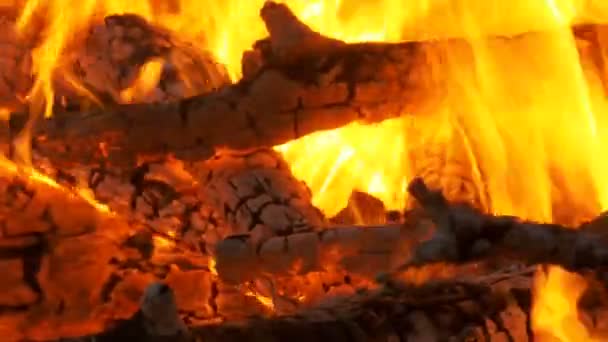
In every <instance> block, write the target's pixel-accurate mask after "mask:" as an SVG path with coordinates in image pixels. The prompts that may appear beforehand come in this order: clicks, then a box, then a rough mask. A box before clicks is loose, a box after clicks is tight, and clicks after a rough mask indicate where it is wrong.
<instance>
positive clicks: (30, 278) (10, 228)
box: [0, 168, 268, 341]
mask: <svg viewBox="0 0 608 342" xmlns="http://www.w3.org/2000/svg"><path fill="white" fill-rule="evenodd" d="M3 170H4V172H6V173H4V174H3V175H2V177H0V194H1V195H0V231H1V235H0V270H1V271H2V274H3V281H2V283H1V284H0V290H1V295H0V309H1V310H0V333H1V334H2V336H3V338H4V339H6V340H7V341H22V340H52V339H58V338H65V337H70V336H80V335H83V334H92V333H94V332H97V331H103V330H106V329H107V327H109V326H110V325H111V324H112V322H114V321H116V320H119V319H127V318H128V317H131V316H132V315H133V314H134V312H136V311H137V309H138V307H139V298H140V297H141V295H142V294H143V293H144V290H145V288H146V287H147V286H148V285H149V284H150V283H153V282H155V281H159V280H162V281H163V282H164V283H166V284H168V285H170V286H171V287H172V288H173V289H175V290H176V298H175V300H176V301H177V305H178V307H179V312H180V314H182V315H183V316H184V317H186V318H187V319H188V321H189V322H206V321H214V320H217V319H220V318H222V317H223V318H225V319H243V318H245V317H247V316H249V315H260V314H264V313H267V311H268V309H267V308H266V307H265V306H264V305H262V304H261V303H260V302H258V301H257V300H256V299H255V297H252V296H250V295H247V294H246V293H244V292H243V291H242V290H241V289H239V288H237V287H234V286H230V285H226V284H223V283H222V282H221V281H219V279H218V278H217V276H216V275H215V274H214V272H213V270H212V269H210V267H209V265H210V259H209V258H208V257H207V256H205V255H204V254H203V253H198V252H192V251H190V250H188V249H179V248H178V247H179V246H177V247H167V246H164V245H163V243H162V241H158V240H157V239H156V237H155V235H154V234H152V233H151V232H150V230H149V229H147V228H146V227H144V226H142V225H141V224H138V223H137V222H133V220H131V219H128V218H125V217H123V216H121V215H119V214H118V213H111V212H108V211H106V210H103V207H96V206H94V205H92V204H90V203H89V202H88V201H86V200H84V199H83V198H82V197H80V196H79V195H78V194H77V193H76V192H72V191H71V190H70V189H69V188H65V187H59V186H56V185H49V184H47V183H45V182H42V181H40V179H41V178H40V176H36V175H33V176H32V175H28V174H20V173H17V172H13V171H15V170H12V169H9V168H3ZM50 184H52V183H50Z"/></svg>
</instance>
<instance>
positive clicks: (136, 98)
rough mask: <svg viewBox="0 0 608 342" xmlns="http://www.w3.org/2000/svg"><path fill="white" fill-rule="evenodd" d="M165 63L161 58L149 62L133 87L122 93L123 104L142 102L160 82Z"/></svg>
mask: <svg viewBox="0 0 608 342" xmlns="http://www.w3.org/2000/svg"><path fill="white" fill-rule="evenodd" d="M163 65H164V61H163V60H162V59H160V58H158V59H151V60H149V61H147V62H146V63H145V64H144V65H143V66H142V67H141V69H140V70H139V75H138V76H137V78H136V79H135V81H134V82H133V85H132V86H130V87H129V88H126V89H124V90H123V91H121V92H120V99H121V100H122V102H123V103H133V102H140V101H142V99H143V98H145V97H146V96H147V95H149V93H150V92H151V91H152V90H153V89H154V88H155V87H156V85H157V84H158V81H160V77H161V73H162V71H163Z"/></svg>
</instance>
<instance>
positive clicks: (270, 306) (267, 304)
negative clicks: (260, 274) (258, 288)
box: [245, 290, 274, 310]
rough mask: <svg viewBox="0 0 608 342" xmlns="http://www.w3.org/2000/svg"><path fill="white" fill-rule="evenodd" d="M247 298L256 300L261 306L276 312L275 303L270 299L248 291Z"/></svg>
mask: <svg viewBox="0 0 608 342" xmlns="http://www.w3.org/2000/svg"><path fill="white" fill-rule="evenodd" d="M245 296H247V297H253V298H255V299H256V300H257V301H258V302H259V303H260V304H262V305H264V306H265V307H267V308H268V309H270V310H274V301H273V300H272V298H270V297H266V296H263V295H261V294H259V293H256V292H254V291H252V290H247V291H246V292H245Z"/></svg>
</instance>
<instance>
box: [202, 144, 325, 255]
mask: <svg viewBox="0 0 608 342" xmlns="http://www.w3.org/2000/svg"><path fill="white" fill-rule="evenodd" d="M193 169H194V170H195V171H193V173H195V174H196V175H197V179H199V186H200V188H199V192H198V194H199V195H198V196H199V197H200V198H203V199H205V201H206V202H207V203H208V204H209V206H210V207H212V208H214V209H215V210H216V211H217V212H218V216H220V217H222V218H223V221H224V222H225V224H227V225H229V226H230V227H231V228H230V232H225V233H222V232H218V240H219V239H223V238H225V237H227V236H229V235H239V236H243V235H247V236H249V239H250V241H251V242H252V243H253V245H254V246H257V245H259V243H261V242H262V241H264V240H267V239H268V238H271V237H274V236H286V235H290V234H294V233H301V232H309V231H312V230H314V229H322V228H323V227H324V226H325V218H324V216H323V214H322V213H321V211H320V210H319V209H317V208H315V207H314V206H313V205H312V193H311V192H310V190H309V188H308V187H307V186H306V184H304V182H302V181H299V180H297V179H296V178H295V177H294V176H293V175H292V174H291V171H290V168H289V165H287V163H286V162H285V160H284V159H283V157H282V156H281V154H280V153H278V152H276V151H273V150H272V149H257V150H252V151H247V152H234V151H220V152H218V153H217V154H216V155H215V156H214V157H213V158H211V159H209V160H207V161H204V162H201V163H196V165H195V166H194V167H193Z"/></svg>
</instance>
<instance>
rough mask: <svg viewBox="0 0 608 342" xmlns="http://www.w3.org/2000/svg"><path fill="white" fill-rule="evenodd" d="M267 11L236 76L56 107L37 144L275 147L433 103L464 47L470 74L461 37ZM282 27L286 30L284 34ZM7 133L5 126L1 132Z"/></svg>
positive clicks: (178, 150) (65, 153)
mask: <svg viewBox="0 0 608 342" xmlns="http://www.w3.org/2000/svg"><path fill="white" fill-rule="evenodd" d="M262 17H263V19H264V20H265V22H266V25H267V27H268V29H269V32H270V37H269V38H268V39H267V40H263V41H260V42H259V43H258V44H257V45H256V47H255V49H254V50H253V51H250V52H248V53H246V54H245V55H244V61H243V67H244V70H243V71H244V79H243V80H241V81H240V82H239V83H237V84H235V85H233V86H228V87H226V88H224V89H221V90H219V91H215V92H212V93H210V94H207V95H201V96H195V97H192V98H190V99H187V100H181V101H178V102H173V103H169V104H163V105H161V104H138V105H125V106H118V107H115V108H113V109H106V110H103V111H92V112H87V113H81V114H75V113H64V114H57V115H56V117H54V118H52V119H49V120H46V121H44V122H42V123H41V124H40V125H39V127H38V128H37V130H36V132H35V134H34V136H35V138H34V140H35V141H34V146H35V148H36V149H37V150H38V151H39V152H40V153H42V154H43V155H46V156H48V157H49V158H52V159H53V160H57V161H58V162H63V163H70V162H72V163H73V162H78V163H91V162H95V161H96V160H97V159H107V158H109V159H110V160H113V161H114V162H120V161H123V162H124V161H132V159H133V158H135V155H137V154H144V155H164V154H166V153H173V154H175V155H176V156H177V157H179V158H184V159H194V160H200V159H203V158H207V157H209V156H211V155H212V154H213V151H214V150H215V149H217V148H222V147H228V148H232V149H245V148H251V147H260V146H273V145H277V144H281V143H284V142H287V141H289V140H292V139H296V138H298V137H301V136H303V135H306V134H309V133H311V132H314V131H319V130H326V129H333V128H337V127H341V126H343V125H345V124H347V123H349V122H352V121H364V122H378V121H381V120H384V119H388V118H391V117H396V116H399V115H402V114H404V113H409V114H423V113H427V112H432V111H433V108H436V107H437V106H438V105H440V103H441V101H442V98H443V97H444V95H445V92H446V91H447V83H446V82H447V81H446V80H448V79H450V77H451V76H450V75H451V73H452V72H454V71H453V70H450V67H449V63H442V61H445V60H447V59H448V58H449V56H454V55H458V56H460V58H462V60H463V61H468V64H467V63H464V64H462V65H459V72H463V71H465V72H466V71H467V70H468V71H470V72H471V73H474V70H473V68H474V67H475V66H474V62H473V61H474V58H473V55H472V54H473V52H472V48H471V46H470V45H469V44H468V43H467V42H466V41H464V40H458V39H452V40H438V41H424V42H403V43H359V44H346V43H344V42H341V41H337V40H333V39H329V38H325V37H323V36H321V35H319V34H318V33H315V32H313V31H311V30H310V29H308V28H307V27H305V26H304V25H303V24H302V23H301V22H299V21H298V20H297V19H296V18H295V16H294V15H293V14H292V13H291V12H290V11H289V10H288V9H287V8H286V7H285V6H284V5H277V4H272V3H269V4H267V5H266V6H265V7H264V9H263V10H262ZM277 26H283V27H288V28H289V30H285V33H279V32H282V31H281V30H277V29H276V27H277ZM576 32H578V31H575V34H576ZM539 35H540V36H542V35H543V33H526V34H524V35H522V36H518V37H512V38H499V37H497V38H495V41H497V42H501V41H508V40H510V39H512V40H518V39H528V38H530V37H535V36H539ZM294 46H298V48H297V49H295V48H294ZM581 56H582V57H581V58H587V57H588V56H587V55H585V54H582V55H581ZM469 69H471V70H469ZM24 121H25V117H24V116H20V115H14V116H13V117H12V118H11V125H10V129H8V128H7V130H8V131H10V132H12V134H14V133H15V131H19V129H20V128H21V127H22V126H23V123H24ZM10 136H11V134H9V132H5V133H4V134H3V135H2V137H3V138H2V139H3V141H4V142H5V143H8V142H9V140H10ZM100 143H103V146H105V149H104V153H102V152H101V151H99V144H100ZM94 151H98V153H94Z"/></svg>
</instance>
